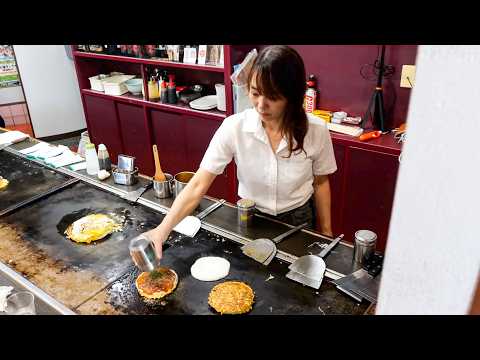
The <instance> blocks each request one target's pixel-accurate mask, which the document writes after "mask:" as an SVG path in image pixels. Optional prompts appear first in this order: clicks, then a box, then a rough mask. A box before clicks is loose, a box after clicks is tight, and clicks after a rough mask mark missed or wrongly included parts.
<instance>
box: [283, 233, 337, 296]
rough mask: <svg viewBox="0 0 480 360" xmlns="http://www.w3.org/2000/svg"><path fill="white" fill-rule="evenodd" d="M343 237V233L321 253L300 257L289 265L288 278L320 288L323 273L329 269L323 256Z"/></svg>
mask: <svg viewBox="0 0 480 360" xmlns="http://www.w3.org/2000/svg"><path fill="white" fill-rule="evenodd" d="M342 239H343V234H341V235H340V236H338V237H337V238H335V239H334V240H332V242H331V243H330V244H329V245H328V246H327V247H326V248H325V249H323V250H322V251H321V252H320V253H318V254H313V255H304V256H301V257H299V258H298V259H297V260H295V261H294V262H293V263H291V264H290V266H289V267H288V268H289V269H290V271H289V272H288V273H287V275H286V276H287V278H289V279H291V280H294V281H297V282H299V283H301V284H304V285H307V286H310V287H312V288H314V289H319V288H320V285H321V284H322V280H323V275H324V273H325V270H326V269H327V265H326V264H325V261H324V260H323V257H325V256H326V255H327V254H328V253H329V252H330V251H331V250H332V249H333V248H334V247H335V246H336V245H337V244H338V243H339V242H340V240H342Z"/></svg>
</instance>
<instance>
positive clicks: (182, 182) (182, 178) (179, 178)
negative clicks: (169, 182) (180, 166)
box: [173, 171, 195, 197]
mask: <svg viewBox="0 0 480 360" xmlns="http://www.w3.org/2000/svg"><path fill="white" fill-rule="evenodd" d="M193 175H195V173H194V172H191V171H182V172H180V173H178V174H176V175H175V177H174V178H173V184H174V187H175V189H174V190H173V192H174V194H175V197H177V196H178V194H180V192H181V191H182V190H183V189H184V188H185V187H186V186H187V184H188V182H189V181H190V179H191V178H192V177H193Z"/></svg>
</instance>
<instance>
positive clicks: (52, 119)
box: [14, 45, 86, 137]
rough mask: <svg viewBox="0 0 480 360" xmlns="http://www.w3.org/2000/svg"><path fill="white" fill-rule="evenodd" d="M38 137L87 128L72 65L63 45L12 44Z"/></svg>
mask: <svg viewBox="0 0 480 360" xmlns="http://www.w3.org/2000/svg"><path fill="white" fill-rule="evenodd" d="M14 50H15V57H16V60H17V67H18V71H19V72H20V76H21V80H22V84H23V90H24V92H25V98H26V101H27V104H28V109H29V111H30V117H31V122H32V126H33V129H34V131H35V135H36V136H37V137H45V136H52V135H58V134H64V133H68V132H72V131H76V130H80V129H83V128H86V122H85V115H84V113H83V107H82V101H81V97H80V90H79V87H78V81H77V77H76V74H75V66H74V63H73V61H72V60H71V59H69V58H68V57H67V54H66V52H65V47H64V45H14Z"/></svg>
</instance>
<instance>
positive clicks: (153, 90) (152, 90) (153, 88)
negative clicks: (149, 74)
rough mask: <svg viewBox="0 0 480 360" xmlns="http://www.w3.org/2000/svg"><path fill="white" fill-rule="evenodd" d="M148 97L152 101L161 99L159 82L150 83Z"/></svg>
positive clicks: (151, 81)
mask: <svg viewBox="0 0 480 360" xmlns="http://www.w3.org/2000/svg"><path fill="white" fill-rule="evenodd" d="M148 96H149V98H150V100H157V99H159V98H160V93H159V91H158V82H156V81H153V80H150V81H149V82H148Z"/></svg>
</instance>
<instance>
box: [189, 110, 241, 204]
mask: <svg viewBox="0 0 480 360" xmlns="http://www.w3.org/2000/svg"><path fill="white" fill-rule="evenodd" d="M185 122H186V126H185V130H186V131H185V134H186V151H187V161H188V164H189V166H190V167H191V168H193V169H195V171H196V170H197V169H198V167H199V165H200V162H201V161H202V159H203V155H204V154H205V151H206V150H207V148H208V145H209V144H210V140H211V139H212V137H213V135H214V134H215V132H216V131H217V129H218V128H219V127H220V125H221V122H220V121H218V120H212V119H201V118H197V117H193V116H185ZM227 174H228V169H227V168H225V171H224V172H223V174H220V175H218V176H217V177H216V178H215V180H214V181H213V183H212V185H211V187H210V189H209V191H208V192H207V194H208V195H210V196H213V197H216V198H221V199H226V200H229V201H233V198H234V194H232V193H231V189H229V182H228V175H227Z"/></svg>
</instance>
